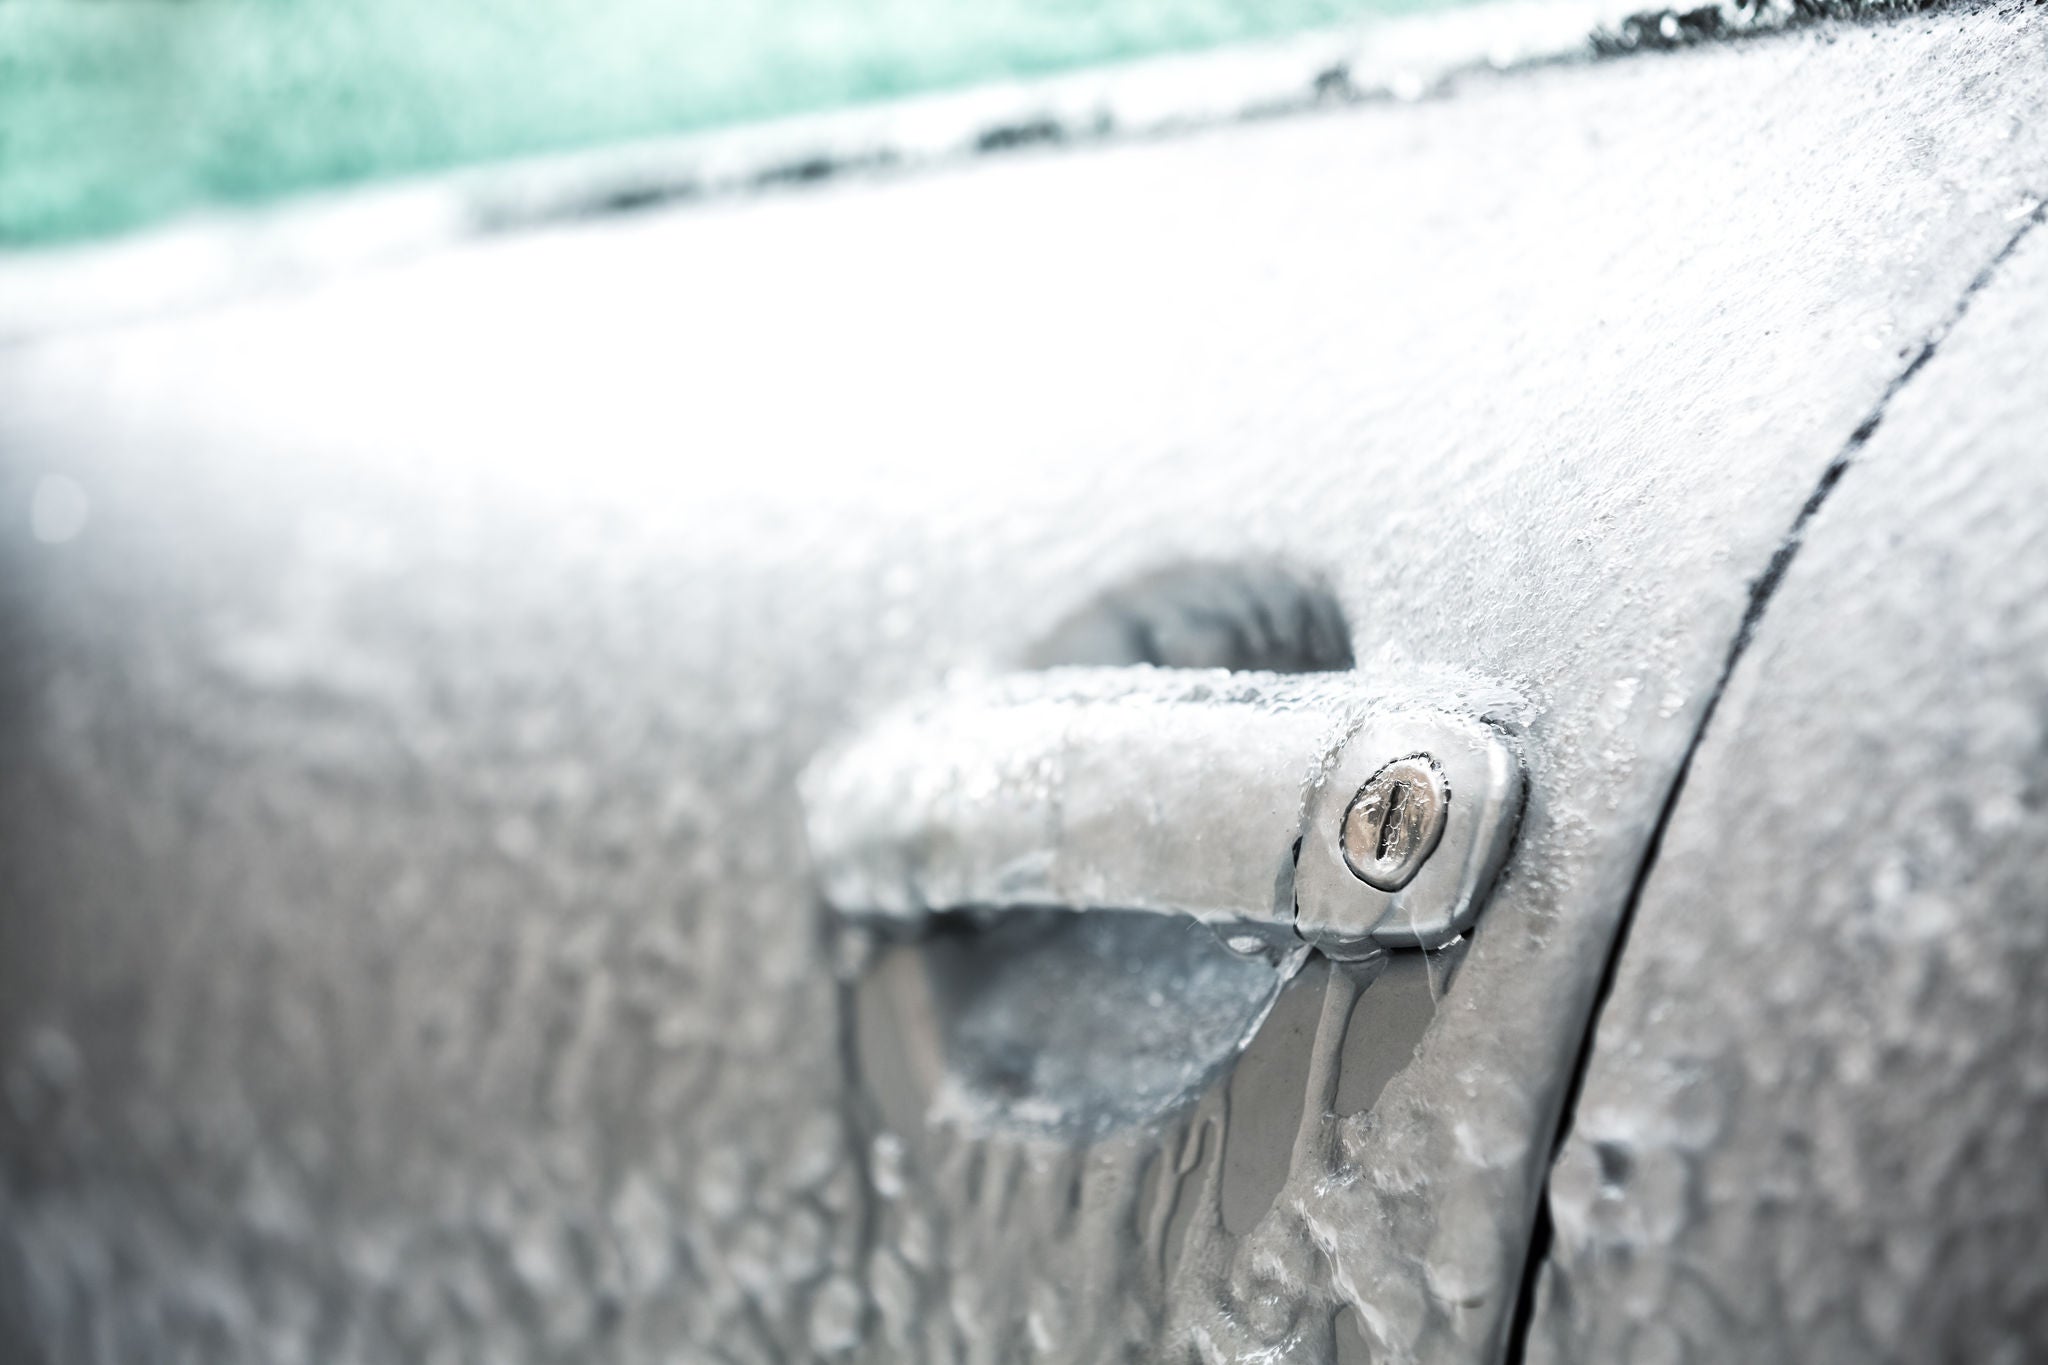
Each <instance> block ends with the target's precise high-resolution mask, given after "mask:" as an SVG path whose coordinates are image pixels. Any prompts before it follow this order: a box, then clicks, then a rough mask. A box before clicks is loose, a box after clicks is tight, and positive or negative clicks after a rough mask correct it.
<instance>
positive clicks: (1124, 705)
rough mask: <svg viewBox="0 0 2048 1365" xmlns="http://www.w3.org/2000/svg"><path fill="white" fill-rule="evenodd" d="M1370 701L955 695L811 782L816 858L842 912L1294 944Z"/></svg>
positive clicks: (878, 735) (1052, 679)
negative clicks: (1075, 911)
mask: <svg viewBox="0 0 2048 1365" xmlns="http://www.w3.org/2000/svg"><path fill="white" fill-rule="evenodd" d="M1369 695H1370V694H1368V693H1365V692H1363V691H1361V690H1360V688H1359V686H1358V684H1357V682H1356V681H1355V680H1354V679H1352V678H1350V677H1349V676H1331V675H1322V676H1318V675H1282V674H1244V673H1227V672H1221V671H1217V672H1208V671H1203V670H1187V669H1151V668H1133V669H1104V670H1096V669H1055V670H1051V671H1049V672H1045V673H1034V674H1026V675H1023V676H1022V677H1019V678H1014V679H1007V680H1004V681H1002V682H999V683H996V684H992V685H983V686H976V687H968V686H961V685H956V686H955V687H954V688H953V689H951V690H950V691H949V692H948V693H946V694H944V695H942V696H941V697H939V698H938V699H936V700H934V701H928V702H924V703H920V704H917V705H915V706H914V707H913V708H911V709H909V710H907V711H904V712H899V713H897V714H895V715H893V716H890V717H888V718H886V719H884V720H883V721H881V722H880V723H878V724H877V725H875V726H873V727H871V728H870V729H868V730H866V731H864V732H863V733H862V734H861V736H860V737H859V738H858V739H857V740H856V741H854V742H853V743H852V744H851V745H850V746H849V747H847V748H846V749H845V750H843V751H841V752H838V753H834V754H831V755H828V756H827V757H826V758H825V759H824V760H822V761H821V762H820V763H819V764H817V765H815V766H814V767H813V768H812V769H811V772H810V776H809V779H808V780H807V782H806V783H805V791H804V795H805V803H804V804H805V809H806V811H807V813H808V815H809V823H810V833H811V841H810V842H811V855H812V861H813V863H814V864H815V865H816V866H817V868H818V870H819V875H820V877H821V878H822V879H823V883H824V891H825V895H826V899H827V900H829V901H831V902H832V903H833V904H834V905H837V906H839V907H840V908H842V909H844V910H848V911H855V912H862V913H869V914H876V913H879V914H885V915H894V916H899V917H900V916H914V915H917V914H920V913H922V912H923V911H924V910H925V909H927V908H928V907H939V908H944V907H951V906H967V905H979V906H1006V905H1012V906H1023V905H1063V906H1070V907H1076V908H1079V907H1084V906H1092V907H1103V908H1110V909H1130V910H1151V911H1157V912H1161V913H1166V914H1184V915H1190V916H1193V917H1194V918H1196V919H1200V920H1205V921H1220V922H1230V921H1237V920H1245V921H1253V922H1257V923H1262V924H1266V925H1269V926H1273V927H1276V928H1279V929H1281V930H1283V931H1288V932H1291V928H1292V924H1293V919H1294V845H1295V841H1296V840H1297V839H1298V838H1299V837H1300V834H1301V828H1302V820H1303V811H1304V807H1305V805H1306V803H1307V799H1308V793H1309V791H1310V790H1311V789H1312V788H1313V786H1314V785H1315V784H1316V783H1317V782H1318V781H1319V780H1320V778H1321V775H1322V771H1323V766H1324V764H1325V762H1326V761H1327V759H1328V758H1329V757H1330V755H1332V754H1333V753H1334V752H1335V751H1336V749H1337V747H1338V746H1339V745H1340V744H1342V743H1343V741H1344V740H1345V738H1347V737H1348V736H1349V735H1350V733H1351V732H1352V731H1353V730H1354V729H1355V728H1356V726H1357V725H1358V723H1359V721H1360V720H1361V719H1362V718H1363V716H1364V715H1365V714H1366V711H1367V709H1368V707H1369V705H1370V702H1369V700H1368V697H1369Z"/></svg>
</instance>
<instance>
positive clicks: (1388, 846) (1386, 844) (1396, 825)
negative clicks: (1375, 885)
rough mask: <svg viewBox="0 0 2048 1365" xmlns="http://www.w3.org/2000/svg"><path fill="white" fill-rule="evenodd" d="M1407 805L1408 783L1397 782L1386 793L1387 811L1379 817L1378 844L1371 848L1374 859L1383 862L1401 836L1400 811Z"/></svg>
mask: <svg viewBox="0 0 2048 1365" xmlns="http://www.w3.org/2000/svg"><path fill="white" fill-rule="evenodd" d="M1407 805H1408V784H1407V783H1406V782H1397V783H1395V784H1394V786H1393V789H1392V790H1391V791H1389V792H1388V793H1387V813H1386V814H1385V815H1384V816H1382V817H1381V818H1380V840H1379V846H1378V847H1377V848H1375V849H1374V850H1373V855H1372V856H1373V858H1374V860H1375V861H1379V862H1385V861H1386V857H1387V854H1389V853H1391V852H1392V851H1393V848H1394V841H1395V840H1396V839H1398V838H1400V837H1401V812H1402V811H1403V810H1404V809H1406V807H1407Z"/></svg>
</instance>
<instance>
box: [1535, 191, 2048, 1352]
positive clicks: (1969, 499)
mask: <svg viewBox="0 0 2048 1365" xmlns="http://www.w3.org/2000/svg"><path fill="white" fill-rule="evenodd" d="M2036 222H2037V223H2038V219H2037V220H2036ZM2044 373H2048V233H2044V231H2043V230H2042V229H2041V228H2040V227H2039V226H2038V225H2037V226H2036V227H2034V228H2033V229H2032V230H2031V231H2030V232H2029V235H2028V237H2027V238H2026V239H2025V240H2024V241H2023V243H2022V244H2021V246H2020V247H2019V249H2018V251H2017V253H2016V254H2015V255H2014V256H2012V257H2011V258H2010V259H2009V260H2007V261H2006V262H2005V263H2004V264H2003V265H2002V266H2001V267H1999V268H1998V270H1997V271H1996V273H1994V274H1993V275H1992V276H1991V278H1990V281H1989V283H1988V284H1987V285H1986V287H1985V288H1984V289H1983V290H1982V291H1981V292H1980V293H1979V295H1978V296H1977V297H1976V298H1975V300H1974V301H1973V302H1972V306H1971V308H1970V311H1969V312H1968V313H1967V315H1965V317H1964V318H1963V319H1962V321H1961V322H1960V323H1959V325H1958V326H1957V328H1956V329H1955V331H1954V332H1953V333H1952V334H1951V335H1950V336H1949V337H1948V338H1947V339H1946V341H1945V342H1944V343H1943V344H1942V347H1941V349H1940V351H1939V353H1938V354H1937V355H1936V356H1935V358H1934V359H1933V360H1932V361H1931V362H1930V363H1929V364H1928V365H1927V366H1926V368H1925V369H1924V370H1923V371H1922V372H1921V373H1920V374H1918V375H1917V376H1915V377H1914V378H1913V380H1912V381H1911V382H1910V384H1909V385H1908V386H1907V387H1906V388H1905V389H1904V390H1903V391H1902V392H1901V393H1900V395H1899V396H1898V397H1897V398H1896V399H1895V400H1894V402H1893V403H1892V404H1891V406H1890V408H1889V410H1888V411H1887V412H1886V414H1885V416H1884V419H1883V423H1882V425H1881V426H1880V427H1879V428H1878V429H1877V431H1876V433H1875V435H1873V436H1872V437H1871V438H1870V440H1869V442H1868V444H1867V445H1866V446H1865V447H1864V448H1863V449H1862V451H1861V453H1860V454H1859V455H1858V456H1857V458H1856V459H1855V461H1854V462H1853V463H1852V464H1851V465H1850V467H1849V468H1848V470H1847V472H1846V473H1845V474H1844V475H1843V477H1842V482H1841V485H1840V487H1839V488H1838V489H1837V490H1836V492H1835V493H1834V495H1833V497H1831V498H1830V499H1829V501H1828V503H1827V504H1826V506H1825V507H1824V508H1823V509H1822V511H1821V512H1820V514H1819V515H1818V516H1817V517H1816V518H1815V520H1814V522H1813V523H1812V525H1811V526H1810V527H1809V528H1808V530H1807V533H1806V544H1805V546H1804V548H1803V549H1802V551H1801V553H1800V556H1799V558H1798V560H1797V561H1796V562H1795V563H1794V565H1793V566H1792V568H1791V570H1790V572H1789V573H1788V575H1787V578H1786V580H1785V582H1784V585H1783V586H1782V588H1781V589H1780V591H1779V592H1778V594H1777V596H1776V597H1775V598H1774V599H1773V602H1772V604H1771V607H1770V609H1769V611H1768V612H1767V613H1766V615H1765V616H1764V618H1763V622H1762V624H1761V626H1760V628H1759V630H1758V633H1757V636H1756V639H1755V643H1754V645H1753V647H1752V650H1751V653H1750V655H1749V658H1748V660H1747V661H1746V662H1745V663H1744V665H1743V666H1742V667H1741V668H1739V669H1738V671H1737V673H1736V675H1735V677H1734V679H1733V681H1732V683H1731V685H1730V687H1729V691H1728V694H1727V697H1726V699H1725V701H1724V703H1723V705H1722V707H1721V710H1720V717H1721V719H1720V720H1719V721H1718V722H1717V723H1716V725H1715V726H1714V727H1713V729H1712V730H1710V731H1709V733H1708V736H1707V740H1706V742H1705V744H1704V746H1703V747H1702V749H1701V751H1700V754H1699V757H1698V761H1697V766H1696V769H1695V773H1694V777H1693V779H1692V781H1691V783H1690V784H1689V785H1688V788H1687V791H1686V793H1685V796H1684V798H1683V800H1682V801H1681V802H1680V804H1679V806H1678V808H1677V810H1676V812H1675V814H1674V816H1673V820H1672V824H1671V826H1670V829H1669V832H1668V834H1667V838H1666V842H1665V845H1664V851H1663V855H1662V857H1661V859H1660V860H1659V862H1658V864H1657V866H1656V867H1655V869H1654V870H1653V872H1652V875H1651V879H1650V881H1649V883H1648V885H1647V886H1646V888H1645V892H1644V896H1643V900H1642V904H1641V909H1640V911H1639V914H1638V919H1637V924H1636V928H1635V931H1634V933H1633V934H1632V935H1631V936H1630V941H1629V945H1628V949H1627V953H1626V955H1625V956H1624V958H1623V960H1622V964H1621V973H1620V977H1619V979H1618V981H1617V983H1616V987H1615V992H1614V995H1613V997H1612V999H1611V1001H1610V1002H1609V1004H1608V1006H1607V1009H1606V1011H1605V1012H1604V1014H1603V1017H1602V1020H1601V1026H1600V1031H1599V1035H1598V1040H1597V1050H1596V1051H1595V1053H1594V1055H1593V1059H1592V1067H1591V1071H1590V1073H1589V1075H1588V1078H1587V1082H1586V1088H1585V1093H1584V1097H1583V1099H1582V1100H1581V1102H1580V1106H1579V1118H1578V1123H1577V1126H1576V1129H1575V1131H1574V1133H1573V1134H1572V1136H1571V1138H1570V1141H1569V1142H1568V1144H1567V1145H1566V1147H1565V1149H1564V1153H1563V1156H1562V1158H1561V1160H1560V1162H1559V1165H1558V1168H1557V1171H1556V1174H1555V1175H1554V1176H1553V1177H1552V1179H1551V1184H1550V1195H1551V1207H1552V1209H1553V1211H1554V1215H1555V1220H1556V1245H1555V1250H1554V1252H1553V1254H1552V1256H1551V1259H1550V1262H1549V1264H1548V1266H1547V1268H1546V1272H1545V1274H1544V1278H1543V1281H1542V1296H1541V1298H1540V1300H1539V1304H1540V1308H1539V1313H1538V1317H1537V1320H1536V1323H1535V1327H1534V1332H1533V1335H1532V1338H1531V1342H1530V1358H1531V1359H1532V1360H1541V1361H1559V1362H1563V1361H1578V1360H1604V1359H1634V1360H1639V1359H1650V1358H1655V1359H1665V1360H1681V1359H1706V1358H1712V1359H1737V1358H1739V1359H1798V1360H1807V1361H1816V1362H1834V1361H1841V1362H1851V1361H1872V1360H1878V1361H1901V1362H1904V1361H1927V1360H2013V1361H2018V1360H2034V1359H2040V1358H2042V1357H2043V1356H2044V1354H2048V1273H2044V1267H2048V1236H2044V1232H2043V1218H2042V1211H2043V1209H2044V1208H2048V1167H2044V1165H2043V1162H2042V1159H2041V1157H2042V1152H2043V1151H2044V1150H2048V1068H2044V1066H2043V1065H2042V1063H2041V1060H2040V1059H2041V1058H2042V1057H2043V1056H2044V1055H2048V997H2044V995H2043V992H2042V990H2041V986H2040V983H2041V980H2042V974H2043V972H2044V970H2048V916H2044V914H2043V905H2042V900H2043V887H2044V886H2048V709H2044V707H2048V554H2044V545H2043V538H2042V525H2041V517H2040V515H2039V513H2040V509H2042V508H2043V507H2048V462H2044V461H2043V459H2042V445H2041V439H2042V432H2043V430H2044V426H2048V389H2044V387H2043V386H2042V384H2041V383H2040V378H2041V376H2042V374H2044ZM1760 774H1768V779H1767V780H1760V776H1759V775H1760Z"/></svg>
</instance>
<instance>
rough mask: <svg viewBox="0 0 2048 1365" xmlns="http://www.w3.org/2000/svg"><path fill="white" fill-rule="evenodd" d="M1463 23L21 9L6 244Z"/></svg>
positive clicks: (40, 2) (1086, 11)
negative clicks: (906, 100)
mask: <svg viewBox="0 0 2048 1365" xmlns="http://www.w3.org/2000/svg"><path fill="white" fill-rule="evenodd" d="M1457 2H1458V0H1125V2H1124V3H1112V4H1085V3H1078V2H1077V0H0V243H4V244H6V245H8V246H17V247H18V246H27V245H35V244H39V243H52V242H61V241H69V240H76V239H78V238H81V237H89V236H97V235H102V234H108V233H114V232H119V231H123V230H128V229H133V228H136V227H139V226H142V225H145V224H149V223H153V222H159V221H162V220H164V219H166V218H169V217H172V216H175V215H177V214H179V213H182V212H185V211H188V210H191V209H194V208H199V207H203V206H208V205H216V204H249V203H255V202H260V201H264V200H269V199H274V198H277V197H279V196H282V195H287V194H290V193H292V192H294V191H299V190H306V189H311V188H315V187H321V186H334V185H342V184H347V183H350V182H356V181H362V180H366V179H370V178H375V177H384V176H396V175H405V174H409V173H415V172H421V171H428V170H433V169H436V168H441V167H447V166H454V165H459V164H463V163H468V162H475V161H481V160H485V159H489V158H494V157H504V156H513V155H519V154H523V153H533V152H547V151H561V150H565V149H569V148H575V147H586V146H591V145H595V144H598V143H604V142H609V141H615V140H618V139H622V138H632V137H644V136H650V135H655V134H661V133H672V132H681V131H686V130H691V129H701V128H706V127H711V126H715V125H719V124H727V123H735V122H741V121H746V120H752V119H761V118H767V117H772V116H775V115H780V114H794V113H801V112H807V111H815V110H820V109H828V108H832V107H835V106H840V105H846V104H852V103H856V102H860V101H866V100H874V99H881V98H885V97H888V96H892V95H901V94H907V93H912V92H917V91H928V90H937V89H944V88H948V87H957V86H962V85H968V84H974V83H977V82H983V81H988V80H993V79H999V78H1003V77H1009V76H1028V75H1036V74H1043V73H1048V72H1054V71H1060V70H1067V69H1071V68H1074V67H1077V66H1083V65H1087V64H1091V63H1099V62H1108V61H1115V60H1119V59H1123V58H1129V57H1136V56H1143V55H1149V54H1155V53H1167V52H1186V51H1192V50H1196V49H1200V48H1205V47H1212V46H1216V45H1219V44H1223V43H1229V42H1235V41H1240V40H1245V39H1256V38H1268V37H1275V36H1279V35H1282V34H1287V33H1293V32H1299V31H1303V30H1307V29H1312V28H1316V27H1320V26H1323V25H1327V24H1332V23H1336V22H1340V21H1343V20H1346V19H1352V18H1356V17H1359V16H1361V15H1369V14H1388V13H1396V12H1401V11H1406V10H1414V9H1421V8H1432V7H1440V6H1442V5H1445V4H1449V3H1457Z"/></svg>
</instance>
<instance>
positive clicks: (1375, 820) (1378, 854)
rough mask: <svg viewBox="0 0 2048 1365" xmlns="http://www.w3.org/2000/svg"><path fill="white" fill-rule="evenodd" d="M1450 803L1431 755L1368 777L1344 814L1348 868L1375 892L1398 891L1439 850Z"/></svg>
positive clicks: (1403, 761) (1399, 761) (1396, 763)
mask: <svg viewBox="0 0 2048 1365" xmlns="http://www.w3.org/2000/svg"><path fill="white" fill-rule="evenodd" d="M1449 803H1450V792H1449V790H1448V789H1446V788H1445V786H1444V779H1443V774H1442V773H1440V772H1439V771H1437V767H1436V765H1435V764H1434V763H1432V762H1430V759H1429V755H1427V754H1420V755H1417V756H1416V757H1414V758H1404V759H1397V760H1395V761H1394V762H1392V763H1389V764H1388V765H1387V766H1386V767H1384V768H1382V769H1380V770H1379V771H1378V772H1376V773H1374V774H1373V775H1372V776H1371V777H1369V778H1367V779H1366V783H1365V785H1364V786H1363V787H1360V788H1359V789H1358V794H1357V795H1356V796H1354V797H1352V798H1351V805H1350V807H1349V808H1348V809H1347V810H1346V811H1345V812H1344V826H1343V830H1344V832H1343V834H1342V836H1341V838H1342V842H1343V849H1344V865H1345V866H1346V867H1349V868H1350V869H1351V870H1352V871H1353V872H1354V873H1356V874H1357V876H1358V879H1359V880H1360V881H1362V882H1364V883H1365V884H1366V885H1367V886H1370V887H1372V888H1373V890H1375V891H1399V890H1400V889H1401V888H1402V887H1404V886H1406V885H1408V883H1409V882H1411V881H1413V880H1414V879H1415V874H1416V873H1417V872H1419V871H1421V870H1422V865H1423V863H1425V862H1427V861H1428V860H1429V855H1430V854H1432V853H1434V852H1436V846H1437V844H1438V842H1439V841H1440V840H1442V838H1443V837H1444V818H1445V807H1446V806H1447V805H1448V804H1449Z"/></svg>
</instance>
